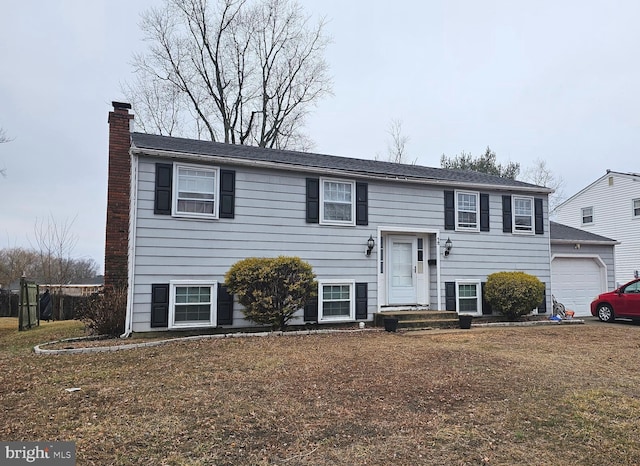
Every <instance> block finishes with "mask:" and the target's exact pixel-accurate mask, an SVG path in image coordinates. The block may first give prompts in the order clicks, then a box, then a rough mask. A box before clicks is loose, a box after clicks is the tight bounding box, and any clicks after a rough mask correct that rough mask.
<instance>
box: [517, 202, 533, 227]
mask: <svg viewBox="0 0 640 466" xmlns="http://www.w3.org/2000/svg"><path fill="white" fill-rule="evenodd" d="M513 225H514V228H513V231H514V233H533V198H531V197H518V196H513Z"/></svg>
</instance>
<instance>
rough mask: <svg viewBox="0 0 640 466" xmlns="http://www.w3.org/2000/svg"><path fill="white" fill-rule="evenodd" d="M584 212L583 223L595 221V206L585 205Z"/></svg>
mask: <svg viewBox="0 0 640 466" xmlns="http://www.w3.org/2000/svg"><path fill="white" fill-rule="evenodd" d="M581 213H582V224H583V225H587V224H589V223H593V207H583V208H582V209H581Z"/></svg>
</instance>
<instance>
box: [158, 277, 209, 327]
mask: <svg viewBox="0 0 640 466" xmlns="http://www.w3.org/2000/svg"><path fill="white" fill-rule="evenodd" d="M217 290H218V285H217V282H215V281H182V280H176V281H171V282H170V294H169V327H173V328H180V327H212V326H215V325H216V321H215V319H216V312H215V311H216V301H217Z"/></svg>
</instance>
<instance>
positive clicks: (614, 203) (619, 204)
mask: <svg viewBox="0 0 640 466" xmlns="http://www.w3.org/2000/svg"><path fill="white" fill-rule="evenodd" d="M555 212H556V218H557V220H558V222H560V223H563V224H565V225H568V226H571V227H574V228H580V229H582V230H585V231H588V232H591V233H595V234H597V235H601V236H605V237H609V238H615V239H616V240H617V241H618V245H617V246H616V248H615V279H616V282H617V284H620V285H621V284H624V283H626V282H628V281H629V280H632V279H633V278H634V276H635V274H636V273H638V270H640V233H639V232H640V174H637V173H623V172H616V171H612V170H607V172H606V173H605V174H604V175H603V176H601V177H600V178H598V179H597V180H596V181H594V182H593V183H591V184H589V185H588V186H587V187H585V188H584V189H582V190H580V191H579V192H578V193H576V194H574V195H573V196H571V197H570V198H569V199H567V200H566V201H564V202H563V203H562V204H560V205H559V206H558V207H557V208H556V211H555Z"/></svg>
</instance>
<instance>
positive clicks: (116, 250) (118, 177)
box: [104, 102, 133, 290]
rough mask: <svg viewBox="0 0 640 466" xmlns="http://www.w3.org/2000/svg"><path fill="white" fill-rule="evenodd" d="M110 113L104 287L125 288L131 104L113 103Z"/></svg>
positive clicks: (129, 183)
mask: <svg viewBox="0 0 640 466" xmlns="http://www.w3.org/2000/svg"><path fill="white" fill-rule="evenodd" d="M112 105H113V112H109V120H108V123H109V172H108V177H107V182H108V187H107V228H106V239H105V252H104V285H105V289H107V290H109V289H113V288H120V287H122V288H126V286H127V277H128V271H129V267H128V264H129V200H130V193H131V159H130V156H129V148H130V145H131V134H130V133H131V130H130V121H131V120H132V119H133V115H132V114H130V113H129V110H130V109H131V104H127V103H122V102H112Z"/></svg>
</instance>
